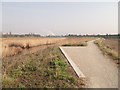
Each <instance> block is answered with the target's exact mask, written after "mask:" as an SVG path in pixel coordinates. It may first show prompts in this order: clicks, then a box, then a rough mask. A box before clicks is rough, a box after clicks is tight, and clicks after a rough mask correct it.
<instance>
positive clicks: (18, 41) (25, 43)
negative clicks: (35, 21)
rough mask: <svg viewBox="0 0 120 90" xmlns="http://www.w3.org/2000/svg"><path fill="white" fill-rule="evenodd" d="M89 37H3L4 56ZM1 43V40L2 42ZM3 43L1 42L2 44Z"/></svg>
mask: <svg viewBox="0 0 120 90" xmlns="http://www.w3.org/2000/svg"><path fill="white" fill-rule="evenodd" d="M90 39H91V38H89V37H81V38H80V37H79V38H75V37H72V38H66V37H38V38H36V37H29V38H27V37H23V38H2V50H1V51H2V57H6V56H12V55H15V54H19V53H21V52H22V51H23V50H24V49H29V48H32V47H38V46H46V45H62V44H70V43H79V42H84V41H88V40H90ZM0 43H1V42H0ZM0 45H1V44H0Z"/></svg>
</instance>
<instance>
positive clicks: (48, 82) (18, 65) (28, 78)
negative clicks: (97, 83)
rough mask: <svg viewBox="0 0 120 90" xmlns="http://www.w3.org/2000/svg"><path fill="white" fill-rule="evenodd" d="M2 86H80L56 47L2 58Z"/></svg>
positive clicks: (83, 84)
mask: <svg viewBox="0 0 120 90" xmlns="http://www.w3.org/2000/svg"><path fill="white" fill-rule="evenodd" d="M3 71H4V72H3V88H66V87H67V88H82V87H84V86H85V83H84V80H83V79H80V78H78V77H77V76H76V75H75V73H74V71H73V70H72V69H71V66H70V65H69V63H68V62H67V61H65V58H64V56H63V55H62V54H61V52H60V50H59V48H58V47H48V48H46V49H44V50H42V51H38V52H35V53H32V54H26V55H21V56H19V57H9V58H5V59H4V60H3Z"/></svg>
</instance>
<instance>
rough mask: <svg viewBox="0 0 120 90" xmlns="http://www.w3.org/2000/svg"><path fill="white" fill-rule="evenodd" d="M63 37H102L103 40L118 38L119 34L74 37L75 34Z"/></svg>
mask: <svg viewBox="0 0 120 90" xmlns="http://www.w3.org/2000/svg"><path fill="white" fill-rule="evenodd" d="M65 37H103V38H120V34H106V35H101V34H97V35H89V34H86V35H76V34H68V35H65Z"/></svg>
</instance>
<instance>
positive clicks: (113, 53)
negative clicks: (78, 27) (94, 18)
mask: <svg viewBox="0 0 120 90" xmlns="http://www.w3.org/2000/svg"><path fill="white" fill-rule="evenodd" d="M94 43H95V44H96V45H97V46H98V47H99V48H100V49H101V50H102V51H103V53H104V54H107V55H109V56H110V57H112V58H113V59H114V60H119V59H120V55H118V52H116V51H115V50H113V49H111V48H109V47H108V46H106V45H104V43H103V40H102V39H99V40H96V41H95V42H94Z"/></svg>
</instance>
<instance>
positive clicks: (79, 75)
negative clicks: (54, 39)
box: [59, 46, 85, 78]
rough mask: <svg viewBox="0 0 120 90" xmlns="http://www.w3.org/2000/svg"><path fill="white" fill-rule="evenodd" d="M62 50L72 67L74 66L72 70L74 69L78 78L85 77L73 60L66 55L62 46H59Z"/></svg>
mask: <svg viewBox="0 0 120 90" xmlns="http://www.w3.org/2000/svg"><path fill="white" fill-rule="evenodd" d="M59 48H60V50H61V51H62V53H63V54H64V56H65V57H66V58H67V60H68V62H69V63H70V65H71V66H72V68H73V69H74V71H75V73H76V74H77V76H78V77H79V78H81V77H83V78H84V77H85V75H84V74H83V73H82V72H81V70H80V69H79V68H78V67H77V65H76V64H75V63H74V62H73V60H72V59H71V58H70V57H69V56H68V55H67V54H66V53H65V51H64V50H63V49H62V47H61V46H59Z"/></svg>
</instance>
